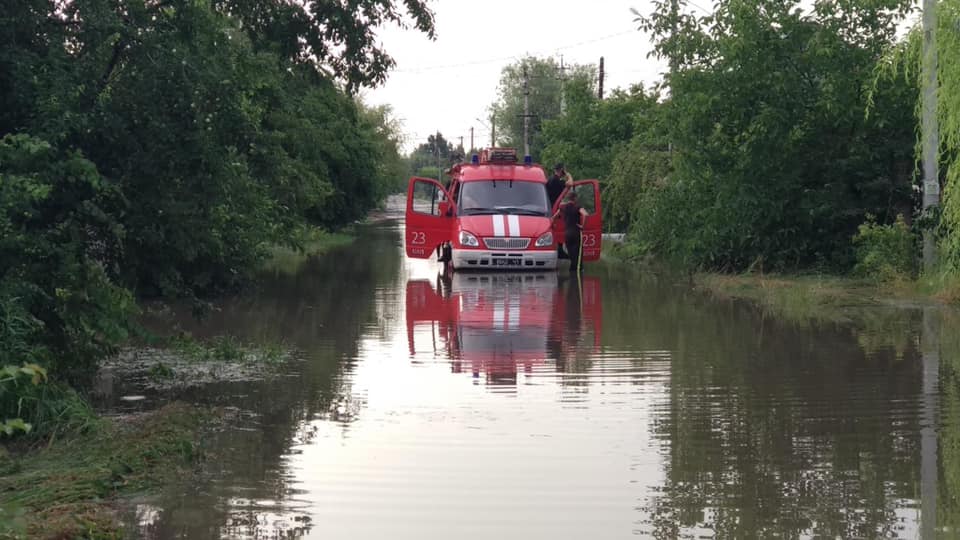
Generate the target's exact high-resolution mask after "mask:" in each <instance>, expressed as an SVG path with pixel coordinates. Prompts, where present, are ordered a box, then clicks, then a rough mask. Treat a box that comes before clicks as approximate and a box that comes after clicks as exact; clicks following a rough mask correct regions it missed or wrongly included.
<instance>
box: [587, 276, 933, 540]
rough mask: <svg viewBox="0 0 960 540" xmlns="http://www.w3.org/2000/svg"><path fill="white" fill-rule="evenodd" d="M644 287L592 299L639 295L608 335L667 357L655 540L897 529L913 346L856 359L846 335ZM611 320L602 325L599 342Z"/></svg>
mask: <svg viewBox="0 0 960 540" xmlns="http://www.w3.org/2000/svg"><path fill="white" fill-rule="evenodd" d="M617 286H619V287H624V288H628V289H629V288H631V287H632V286H631V285H630V284H629V283H627V284H623V283H622V282H621V283H618V284H617ZM652 289H653V288H650V287H645V286H644V285H643V284H642V283H640V284H637V285H636V286H635V291H630V292H629V293H628V291H618V292H612V293H611V292H605V297H606V298H611V297H613V298H617V297H624V296H626V295H627V294H630V293H632V294H636V293H639V294H638V295H636V296H634V298H638V300H639V302H638V303H639V304H640V305H641V306H642V307H641V308H632V307H629V306H620V308H619V309H620V310H621V311H626V312H631V311H632V312H631V313H630V316H632V317H633V320H632V321H631V324H630V325H629V327H623V328H622V329H620V330H619V331H624V332H627V331H629V332H631V333H632V334H633V336H634V337H633V346H634V347H636V346H638V345H641V346H643V347H644V348H646V349H666V350H671V351H673V355H672V360H671V367H670V374H671V375H670V376H671V380H670V390H669V402H668V403H666V404H664V407H663V409H658V412H659V411H662V413H660V414H658V415H656V416H655V419H654V431H655V433H656V434H657V435H658V436H659V438H660V439H661V440H662V441H663V444H664V445H665V446H666V447H667V452H668V454H667V455H668V457H667V464H666V471H665V472H666V482H665V484H664V486H663V487H662V490H661V491H660V492H659V493H657V494H656V495H654V496H652V497H651V498H650V499H649V500H648V501H646V502H645V503H644V508H643V509H644V510H646V511H648V512H649V513H650V516H651V518H650V523H648V524H646V525H647V526H648V527H651V528H652V529H653V531H654V533H655V534H656V536H658V537H663V538H673V537H676V536H679V535H683V534H690V533H691V531H695V530H696V529H697V528H703V529H706V530H709V531H711V533H712V534H715V535H717V536H719V537H731V538H740V537H758V536H759V537H769V536H774V535H783V536H787V537H795V536H797V535H799V534H803V533H808V534H809V533H812V534H815V535H818V536H819V535H823V536H831V537H832V536H841V537H876V536H882V535H884V534H886V533H891V534H892V533H893V532H894V530H895V529H896V528H897V527H899V522H898V520H897V518H896V517H895V515H894V509H895V508H896V507H897V506H898V505H899V504H900V503H899V502H898V500H897V499H901V498H902V499H913V498H915V497H916V496H917V492H916V490H915V484H916V482H917V478H918V472H919V452H918V445H919V436H918V433H919V416H918V413H917V407H916V406H917V400H918V397H919V396H918V393H919V389H920V384H921V382H920V365H919V360H918V357H919V351H918V350H917V347H916V344H915V340H908V343H907V345H905V346H904V347H902V348H901V349H900V352H899V354H898V352H897V349H896V348H892V347H886V348H885V347H878V348H877V350H875V351H873V352H872V354H870V355H869V357H868V355H866V354H865V353H864V351H863V350H862V349H861V347H860V345H859V344H858V341H857V330H856V329H854V328H852V327H850V326H845V325H837V324H829V325H823V326H818V325H812V327H811V328H803V329H801V328H798V327H797V326H794V325H790V324H785V323H782V322H780V321H776V320H771V319H769V318H766V319H765V318H764V317H763V315H762V314H761V313H759V312H758V310H757V309H756V308H754V307H753V306H750V305H746V304H744V303H739V302H715V301H705V300H704V301H700V300H697V299H696V297H695V296H691V297H690V298H683V295H682V294H678V295H676V296H669V295H668V296H659V295H660V294H661V293H660V292H658V291H656V290H652ZM661 290H662V289H661ZM608 305H610V303H608ZM614 309H617V308H616V307H612V308H611V309H610V310H608V313H610V312H611V311H612V310H614ZM901 315H902V314H901ZM622 316H624V315H623V313H621V314H619V316H618V315H611V316H609V317H606V318H605V323H606V324H605V328H604V341H605V342H607V341H609V340H616V339H617V336H616V332H617V331H618V329H616V327H615V326H614V325H616V324H617V323H616V322H615V321H616V319H618V318H619V317H622ZM612 327H613V328H614V329H611V328H612ZM612 334H613V335H612ZM913 335H916V329H914V330H913ZM898 358H899V359H898Z"/></svg>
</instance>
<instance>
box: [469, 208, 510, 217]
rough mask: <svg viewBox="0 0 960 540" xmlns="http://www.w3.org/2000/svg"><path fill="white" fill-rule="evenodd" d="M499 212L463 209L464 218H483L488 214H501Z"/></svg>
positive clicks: (489, 209) (492, 209)
mask: <svg viewBox="0 0 960 540" xmlns="http://www.w3.org/2000/svg"><path fill="white" fill-rule="evenodd" d="M502 213H503V212H501V211H500V210H498V209H496V208H464V209H463V214H464V215H466V216H483V215H488V214H502Z"/></svg>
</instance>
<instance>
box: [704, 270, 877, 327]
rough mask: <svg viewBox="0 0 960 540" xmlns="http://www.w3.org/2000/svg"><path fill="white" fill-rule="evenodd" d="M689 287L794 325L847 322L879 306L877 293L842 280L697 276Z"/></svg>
mask: <svg viewBox="0 0 960 540" xmlns="http://www.w3.org/2000/svg"><path fill="white" fill-rule="evenodd" d="M693 283H694V286H695V287H696V288H698V289H700V290H703V291H706V292H708V293H709V294H711V295H712V296H714V297H718V298H742V299H746V300H750V301H752V302H754V303H756V304H758V305H760V306H761V307H762V308H763V309H764V310H766V311H767V312H768V313H770V314H771V315H774V316H777V317H780V318H783V319H787V320H792V321H796V322H805V321H810V320H828V321H841V320H848V319H849V318H850V314H851V311H854V310H858V309H860V308H864V307H871V306H879V305H881V304H882V301H881V294H880V293H881V290H880V289H878V288H877V287H875V286H871V285H870V284H868V283H865V282H862V281H858V280H853V279H848V278H842V277H833V276H819V275H811V276H779V275H764V276H761V275H754V274H735V275H729V274H713V273H699V274H695V275H694V276H693Z"/></svg>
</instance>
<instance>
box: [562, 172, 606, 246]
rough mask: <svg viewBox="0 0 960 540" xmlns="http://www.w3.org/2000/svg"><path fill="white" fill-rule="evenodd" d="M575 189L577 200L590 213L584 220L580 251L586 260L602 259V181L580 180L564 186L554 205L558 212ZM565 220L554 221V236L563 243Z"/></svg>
mask: <svg viewBox="0 0 960 540" xmlns="http://www.w3.org/2000/svg"><path fill="white" fill-rule="evenodd" d="M571 189H573V190H575V191H576V193H577V202H578V203H579V204H580V207H581V208H583V209H584V210H586V211H587V212H588V213H589V214H590V215H589V216H587V218H586V219H585V220H584V222H583V238H582V240H581V243H580V251H581V253H582V256H583V260H584V261H598V260H600V248H601V247H602V245H601V244H602V241H603V217H602V212H603V208H602V206H601V204H600V182H599V181H598V180H579V181H576V182H574V183H573V186H572V187H568V188H564V190H563V193H561V194H560V197H559V198H558V199H557V202H556V203H554V205H553V212H554V213H556V212H557V210H559V209H560V206H561V205H563V204H564V203H565V202H566V198H567V194H568V193H570V190H571ZM564 233H565V231H564V225H563V220H562V219H560V218H558V219H556V220H554V222H553V237H554V238H555V239H556V241H557V242H560V243H562V242H563V238H564Z"/></svg>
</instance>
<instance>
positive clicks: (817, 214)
mask: <svg viewBox="0 0 960 540" xmlns="http://www.w3.org/2000/svg"><path fill="white" fill-rule="evenodd" d="M675 5H676V6H678V7H679V9H674V6H675ZM909 7H910V2H909V1H894V0H889V1H881V2H875V1H866V0H864V1H849V2H832V1H818V2H815V3H814V4H813V8H812V9H805V8H804V6H803V5H801V2H799V1H796V0H788V1H783V0H721V1H719V2H717V3H716V4H715V11H714V13H713V14H710V15H696V14H694V13H693V12H692V11H690V10H689V9H688V8H687V7H686V2H684V1H682V0H680V1H679V2H677V3H667V2H664V3H660V4H658V5H657V7H656V8H655V10H654V11H653V13H652V14H650V15H648V16H641V17H640V18H639V22H640V26H641V28H642V29H644V30H646V31H648V32H650V33H651V34H652V35H653V37H654V41H655V50H656V53H657V54H659V55H660V56H662V57H664V58H666V59H667V60H668V61H669V63H670V66H671V72H670V73H669V74H668V76H667V81H666V82H667V84H668V85H669V90H670V100H669V104H668V107H667V112H666V114H667V119H666V126H667V128H668V132H667V138H668V142H669V144H670V146H671V147H672V149H673V153H672V172H671V175H670V179H669V181H668V182H666V185H665V186H664V187H663V188H662V189H657V190H655V191H654V192H653V193H651V194H650V196H649V197H648V198H647V199H646V202H643V203H641V204H640V207H639V208H638V209H637V210H636V213H635V219H636V220H637V221H636V223H635V226H636V231H635V232H637V233H638V236H639V237H640V238H641V239H642V240H643V241H644V242H647V243H648V245H649V246H650V247H651V248H652V249H655V250H657V251H659V252H661V253H665V254H668V255H670V256H673V257H677V258H680V259H683V260H686V261H687V262H689V263H692V264H694V265H702V266H708V267H713V268H727V269H736V268H745V267H747V266H748V265H751V264H754V263H756V262H765V263H766V264H767V265H768V267H779V268H798V267H809V266H832V267H848V266H849V264H850V263H851V257H852V250H851V248H850V237H851V236H852V235H853V234H854V232H855V231H856V227H857V226H858V225H859V224H860V223H862V222H863V221H864V219H865V216H866V215H867V214H873V215H875V216H878V219H880V220H881V221H883V222H890V221H892V220H893V219H894V218H895V216H896V214H898V213H907V214H909V213H910V209H911V202H912V201H911V196H912V177H911V172H912V170H913V164H914V156H913V151H912V149H913V140H914V128H913V125H914V123H913V105H914V101H913V99H912V98H910V96H912V95H913V93H914V92H915V90H916V89H915V87H914V86H913V85H912V82H911V81H907V80H904V79H902V78H900V79H897V80H896V81H891V82H890V84H889V85H887V86H885V87H884V88H883V89H882V91H880V92H879V93H878V94H877V96H876V99H877V100H880V101H882V105H879V106H877V107H876V108H875V111H876V112H875V113H874V114H871V115H869V116H867V115H866V114H865V111H866V108H867V95H868V87H869V85H870V84H871V82H872V78H873V71H874V69H875V68H876V66H877V62H878V61H879V60H880V58H881V57H882V55H883V51H884V49H885V48H887V47H889V45H890V44H891V43H892V42H893V40H894V39H895V33H896V26H897V24H898V22H899V21H900V20H901V19H902V17H903V16H904V14H905V13H906V12H907V10H908V9H909Z"/></svg>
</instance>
